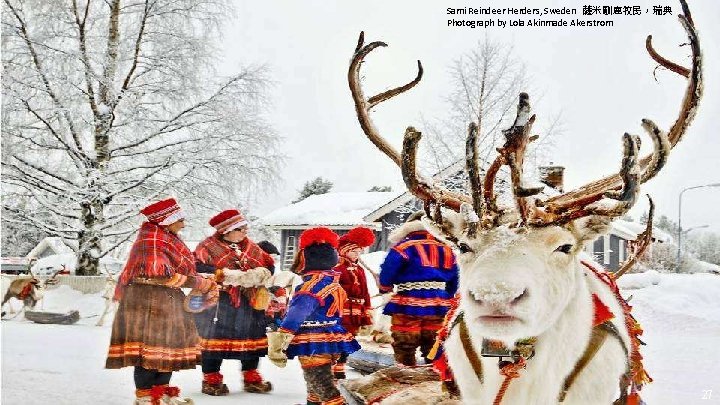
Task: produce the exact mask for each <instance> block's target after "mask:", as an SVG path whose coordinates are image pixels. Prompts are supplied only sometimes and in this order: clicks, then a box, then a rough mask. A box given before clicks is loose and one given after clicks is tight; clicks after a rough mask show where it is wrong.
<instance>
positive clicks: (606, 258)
mask: <svg viewBox="0 0 720 405" xmlns="http://www.w3.org/2000/svg"><path fill="white" fill-rule="evenodd" d="M603 264H610V235H607V234H606V235H603Z"/></svg>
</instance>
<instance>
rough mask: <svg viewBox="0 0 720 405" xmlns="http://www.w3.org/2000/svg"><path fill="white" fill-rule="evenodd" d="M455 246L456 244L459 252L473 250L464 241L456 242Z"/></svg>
mask: <svg viewBox="0 0 720 405" xmlns="http://www.w3.org/2000/svg"><path fill="white" fill-rule="evenodd" d="M457 246H458V249H460V253H470V252H473V250H472V248H471V247H470V245H468V244H467V243H465V242H460V243H458V245H457Z"/></svg>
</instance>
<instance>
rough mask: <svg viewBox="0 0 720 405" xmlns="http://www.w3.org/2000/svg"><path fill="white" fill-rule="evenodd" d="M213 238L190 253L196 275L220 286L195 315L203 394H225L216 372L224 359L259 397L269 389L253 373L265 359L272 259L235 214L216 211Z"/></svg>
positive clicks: (260, 378) (227, 211) (267, 382)
mask: <svg viewBox="0 0 720 405" xmlns="http://www.w3.org/2000/svg"><path fill="white" fill-rule="evenodd" d="M209 224H210V226H212V227H214V228H215V230H216V232H215V234H214V235H212V236H210V237H208V238H206V239H205V240H203V241H202V242H200V244H198V246H197V247H196V248H195V258H196V259H197V267H198V271H199V272H210V273H215V275H216V280H217V281H218V283H221V284H223V285H222V289H221V291H220V299H219V302H218V305H217V306H216V307H214V308H211V309H208V310H205V311H204V312H200V313H198V314H196V315H195V324H196V325H197V328H198V332H199V333H200V336H201V337H202V340H201V344H202V350H203V352H202V371H203V382H202V392H203V393H205V394H208V395H215V396H216V395H227V394H228V393H229V390H228V388H227V385H225V384H224V383H223V376H222V374H220V367H221V365H222V362H223V360H225V359H233V360H240V364H241V368H242V374H243V389H244V390H245V391H247V392H254V393H263V392H269V391H270V390H271V389H272V384H271V383H270V382H269V381H265V380H264V379H263V377H262V376H261V375H260V373H259V372H258V365H259V364H260V358H261V357H264V356H266V355H267V347H268V342H267V336H266V335H265V328H266V327H267V326H268V318H267V316H266V315H265V309H266V308H267V303H268V301H269V299H270V293H269V292H268V291H267V290H266V289H265V287H264V286H265V282H266V281H267V279H268V278H269V277H270V275H271V274H272V272H273V269H274V261H273V258H272V257H271V256H270V255H269V254H267V253H265V251H263V250H262V249H261V248H260V247H259V246H258V245H257V244H255V242H253V241H252V240H250V238H248V237H247V232H248V221H247V220H246V219H245V216H244V215H243V214H242V213H241V212H240V211H238V210H235V209H231V210H225V211H222V212H220V213H219V214H217V215H215V216H214V217H212V218H211V219H210V222H209Z"/></svg>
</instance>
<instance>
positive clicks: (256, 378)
mask: <svg viewBox="0 0 720 405" xmlns="http://www.w3.org/2000/svg"><path fill="white" fill-rule="evenodd" d="M243 389H244V390H245V392H252V393H256V394H262V393H266V392H270V391H272V384H271V383H270V381H265V380H263V378H262V376H261V375H260V373H259V372H258V371H257V369H255V370H246V371H243Z"/></svg>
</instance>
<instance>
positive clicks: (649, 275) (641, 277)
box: [617, 270, 660, 290]
mask: <svg viewBox="0 0 720 405" xmlns="http://www.w3.org/2000/svg"><path fill="white" fill-rule="evenodd" d="M658 283H660V273H658V271H657V270H648V271H646V272H644V273H633V274H625V275H623V276H622V277H620V279H618V281H617V284H618V287H620V288H623V289H626V290H636V289H638V288H645V287H648V286H651V285H657V284H658Z"/></svg>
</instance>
